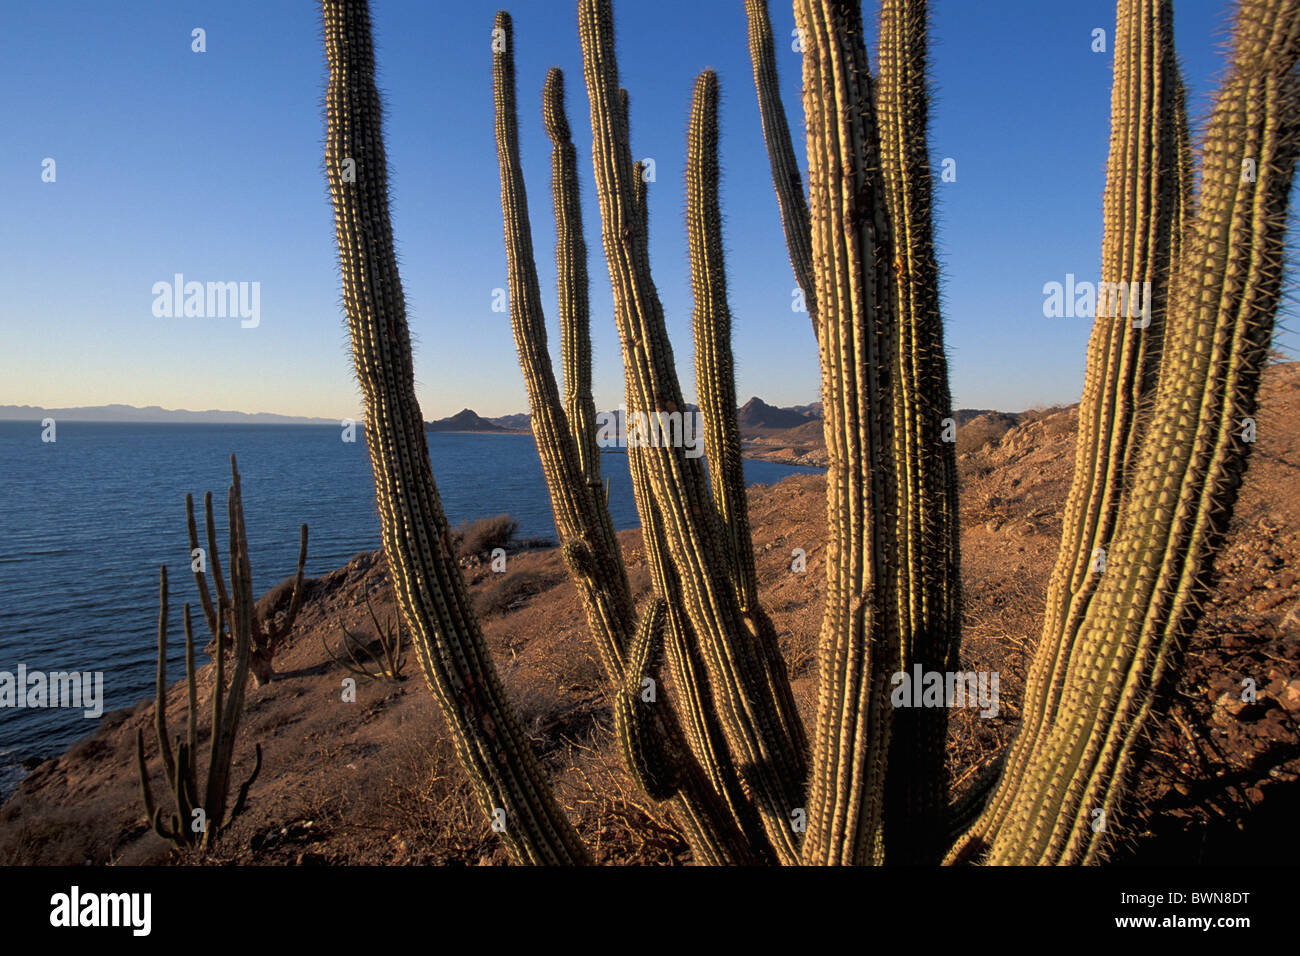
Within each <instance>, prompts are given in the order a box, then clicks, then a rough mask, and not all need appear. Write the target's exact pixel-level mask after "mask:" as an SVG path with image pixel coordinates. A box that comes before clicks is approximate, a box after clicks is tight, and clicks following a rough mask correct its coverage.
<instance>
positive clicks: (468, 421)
mask: <svg viewBox="0 0 1300 956" xmlns="http://www.w3.org/2000/svg"><path fill="white" fill-rule="evenodd" d="M424 430H425V431H426V432H507V431H513V429H509V428H503V427H501V426H500V425H498V424H496V423H495V422H493V421H491V420H489V419H486V418H484V417H483V416H482V415H480V414H478V413H477V412H475V411H473V410H471V409H468V408H463V409H461V410H460V411H458V412H457V413H456V414H455V415H452V416H451V417H450V418H440V419H438V420H437V421H436V422H425V423H424Z"/></svg>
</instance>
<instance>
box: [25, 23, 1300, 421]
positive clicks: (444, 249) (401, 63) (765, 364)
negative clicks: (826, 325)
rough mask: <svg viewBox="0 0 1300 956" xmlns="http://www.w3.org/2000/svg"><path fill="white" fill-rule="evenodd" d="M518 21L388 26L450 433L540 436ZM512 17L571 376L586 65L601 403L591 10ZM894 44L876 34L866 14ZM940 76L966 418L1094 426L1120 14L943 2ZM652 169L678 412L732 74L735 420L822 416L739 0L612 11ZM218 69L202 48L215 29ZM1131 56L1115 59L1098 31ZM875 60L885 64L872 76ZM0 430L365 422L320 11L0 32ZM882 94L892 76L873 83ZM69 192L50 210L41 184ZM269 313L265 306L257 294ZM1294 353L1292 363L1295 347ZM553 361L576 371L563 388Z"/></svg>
mask: <svg viewBox="0 0 1300 956" xmlns="http://www.w3.org/2000/svg"><path fill="white" fill-rule="evenodd" d="M498 5H499V4H498V3H489V2H480V0H455V2H449V0H374V2H373V3H372V16H373V18H374V26H375V31H376V43H377V48H378V57H379V71H380V84H381V89H382V90H383V91H384V93H385V96H386V105H387V108H388V117H387V124H386V127H385V133H386V141H387V147H388V159H389V166H390V174H391V177H392V200H393V223H394V229H395V231H396V238H397V244H398V250H399V255H400V265H401V272H402V280H403V284H404V286H405V290H406V299H407V305H408V308H409V310H410V321H411V328H412V330H413V332H414V334H415V336H416V376H417V380H418V387H419V397H420V401H421V405H422V408H423V411H424V417H425V418H426V419H433V418H438V417H442V416H445V415H449V414H452V413H454V412H456V411H459V410H460V409H461V408H463V407H466V406H468V407H471V408H473V409H475V410H476V411H478V412H479V413H480V414H484V415H488V416H494V415H502V414H508V413H513V412H520V411H526V410H527V402H526V398H525V393H524V388H523V383H522V380H521V376H520V372H519V368H518V365H517V363H516V356H515V349H514V343H513V340H512V338H511V334H510V326H509V318H508V316H507V315H506V314H504V313H499V312H494V311H492V301H493V290H494V289H497V288H502V287H504V286H505V285H506V277H505V252H504V247H503V244H502V231H501V212H500V192H499V189H500V187H499V180H498V175H497V163H496V146H495V139H494V136H493V125H492V124H493V117H492V77H491V68H492V61H491V56H492V54H491V29H492V18H493V14H494V12H495V10H496V9H497V7H498ZM771 6H772V16H773V25H774V29H775V32H776V34H777V37H778V39H779V40H783V41H784V42H780V43H779V44H778V69H779V70H780V71H781V82H782V92H783V95H784V99H785V103H786V109H787V112H788V113H789V115H790V118H791V124H792V128H793V130H794V131H795V141H796V149H797V150H798V152H799V154H800V155H801V156H802V153H803V113H802V106H801V102H800V98H799V90H800V83H801V77H800V55H799V54H798V53H797V52H795V51H793V50H792V49H791V45H790V43H789V37H790V33H791V31H792V29H793V26H794V18H793V13H792V10H791V6H790V4H789V3H787V2H782V0H774V2H773V3H772V5H771ZM1175 8H1176V11H1177V14H1176V35H1177V43H1178V49H1179V53H1180V56H1181V58H1182V63H1183V69H1184V72H1185V75H1186V77H1187V80H1188V85H1189V90H1190V94H1191V98H1190V105H1191V109H1192V113H1193V117H1194V119H1197V120H1199V119H1200V118H1201V117H1203V116H1204V115H1205V113H1206V112H1207V109H1208V104H1209V96H1210V93H1211V92H1212V90H1213V88H1214V86H1215V85H1216V84H1217V77H1218V76H1219V74H1220V71H1221V69H1222V67H1223V61H1222V58H1221V57H1222V50H1223V42H1224V39H1225V35H1226V34H1225V28H1226V18H1227V14H1228V8H1227V4H1226V3H1225V2H1221V0H1178V2H1177V3H1176V4H1175ZM509 9H510V10H511V13H512V14H513V16H514V20H515V37H516V63H517V68H518V71H519V77H518V82H519V102H520V108H521V131H520V132H521V144H522V151H523V161H524V170H525V175H526V177H527V185H528V190H529V200H530V210H531V213H532V224H533V236H534V242H535V243H536V250H535V251H536V255H537V259H538V264H539V273H540V280H541V285H542V293H543V296H544V301H545V303H546V307H547V310H548V314H547V318H548V323H549V326H550V329H551V345H552V352H553V354H554V353H555V352H556V349H557V348H558V338H559V336H558V329H557V322H556V316H555V272H554V265H553V263H554V259H553V256H554V224H553V221H552V214H551V203H550V192H549V175H550V173H549V157H550V149H549V142H548V140H547V138H546V135H545V131H544V130H543V128H542V122H541V105H540V102H541V101H540V97H541V86H542V81H543V79H544V77H545V74H546V70H547V69H548V68H549V67H550V66H552V65H558V66H560V67H561V68H562V69H563V70H564V71H565V74H566V78H567V80H568V93H569V97H568V105H569V114H570V122H571V123H572V125H573V129H574V139H575V143H576V144H577V146H578V152H579V168H580V173H581V175H582V180H583V181H582V188H583V200H584V214H585V219H586V236H587V241H588V245H589V248H590V252H591V259H590V268H591V276H592V283H591V292H592V324H593V330H592V338H593V340H594V346H595V361H596V369H595V386H596V401H597V404H598V406H599V407H606V408H613V407H615V406H617V405H618V404H619V402H620V401H621V399H622V394H623V392H622V368H621V364H622V363H621V359H620V352H619V346H618V337H617V332H616V330H615V328H614V323H613V319H612V315H611V309H612V304H611V296H610V288H609V276H608V272H607V271H606V268H605V262H604V256H603V253H602V252H601V247H600V232H599V228H600V227H599V217H598V214H597V210H596V203H595V196H594V190H593V186H592V170H591V158H590V157H591V134H590V124H589V118H588V105H587V100H586V92H585V88H584V87H583V85H582V62H581V51H580V48H579V43H578V37H577V33H576V21H575V16H576V4H575V3H574V2H572V0H526V2H520V3H516V4H515V5H514V6H513V7H510V8H509ZM866 10H867V15H868V17H869V18H871V19H874V8H873V5H872V4H871V3H868V4H867V5H866ZM933 10H934V26H933V40H934V43H933V46H932V51H931V60H932V68H933V89H934V93H935V102H934V106H933V112H932V120H933V122H932V130H931V139H930V145H931V150H932V153H933V156H934V160H935V164H936V167H937V166H938V164H939V163H940V162H941V161H942V160H943V159H945V158H952V159H954V160H956V173H957V179H956V181H955V182H951V183H937V184H936V194H937V197H938V200H939V207H938V222H937V225H938V236H939V254H940V259H941V265H942V268H943V294H944V313H945V321H946V327H947V340H948V344H949V353H950V358H951V368H952V383H953V391H954V399H955V402H956V404H957V405H958V406H962V407H996V408H1002V409H1008V410H1019V409H1022V408H1026V407H1029V406H1033V405H1041V404H1052V403H1058V402H1071V401H1076V400H1077V399H1078V396H1079V393H1080V391H1081V389H1082V382H1083V360H1084V347H1085V344H1086V341H1087V336H1088V331H1089V325H1090V320H1089V319H1086V318H1053V319H1049V318H1044V316H1043V285H1044V283H1047V282H1052V281H1059V282H1064V281H1065V276H1066V275H1067V274H1068V273H1074V274H1075V275H1076V276H1078V277H1079V278H1080V279H1085V278H1090V279H1095V278H1096V277H1097V276H1096V273H1097V271H1098V269H1099V268H1100V243H1101V200H1102V190H1103V186H1104V170H1105V161H1106V151H1107V135H1108V125H1107V124H1108V113H1109V104H1110V71H1111V63H1112V57H1111V42H1110V41H1112V40H1113V31H1114V4H1113V2H1108V0H935V2H934V4H933ZM615 23H616V28H617V31H618V40H619V57H620V65H621V69H622V77H623V83H624V85H625V86H626V87H627V88H628V90H629V91H630V94H631V103H632V114H631V118H632V147H633V152H634V153H635V154H636V155H637V156H639V157H651V158H653V159H654V160H655V167H656V181H655V182H654V183H653V184H652V186H651V189H650V207H651V212H650V215H651V259H652V263H653V265H654V268H655V281H656V283H657V285H658V287H659V290H660V292H661V294H662V296H663V300H664V305H665V309H666V312H667V314H668V322H669V331H670V334H671V335H672V336H673V340H674V343H675V351H676V355H677V359H678V366H679V372H680V375H681V378H682V382H683V386H684V387H685V388H686V389H687V390H688V392H689V391H691V390H693V388H694V376H693V373H692V369H691V366H692V360H691V354H692V352H691V341H690V313H691V296H690V285H689V267H688V261H687V255H686V236H685V226H684V221H683V216H684V199H683V172H684V170H683V164H684V156H685V145H686V132H685V130H686V119H687V114H688V109H689V101H690V93H691V86H692V82H693V79H694V77H695V75H696V74H697V73H698V72H699V71H700V70H701V69H703V68H705V67H712V68H713V69H715V70H716V71H717V72H718V75H719V79H720V83H721V89H722V105H721V121H722V131H721V141H720V142H721V146H720V148H721V162H722V166H723V177H724V180H723V184H722V203H723V210H724V216H725V227H724V228H725V234H726V240H727V249H728V261H727V268H728V273H729V279H730V290H731V306H732V311H733V313H734V317H735V319H734V320H735V328H734V347H735V352H736V360H737V369H738V393H739V398H740V400H741V401H742V402H743V401H744V400H746V399H747V398H748V397H749V396H750V395H759V396H761V397H763V398H764V399H765V400H767V401H769V402H773V403H775V404H782V405H785V404H796V403H804V402H809V401H814V400H817V399H818V398H820V386H819V381H818V370H817V354H816V344H815V341H814V339H813V336H812V332H811V329H810V327H809V323H808V318H807V315H806V314H802V313H795V312H792V311H791V308H790V302H791V290H792V289H793V288H794V280H793V277H792V275H791V270H790V267H789V261H788V258H787V256H786V250H785V245H784V240H783V238H782V234H781V229H780V221H779V215H778V211H777V206H776V200H775V197H774V195H773V192H772V186H771V181H770V178H769V171H768V163H767V156H766V153H765V151H764V146H763V140H762V131H761V127H760V124H759V117H758V107H757V105H756V102H755V95H754V88H753V80H752V75H751V72H750V65H749V59H748V53H747V47H746V32H745V14H744V4H743V3H742V2H741V0H655V2H653V3H633V2H630V0H622V2H616V4H615ZM196 27H197V28H202V29H203V30H204V31H205V33H206V37H205V39H206V52H203V53H196V52H193V51H192V49H191V46H192V42H193V41H192V32H191V31H192V30H193V29H194V28H196ZM1097 27H1101V28H1103V29H1105V31H1106V36H1107V51H1106V53H1104V54H1102V53H1094V52H1092V50H1091V46H1092V43H1093V34H1092V31H1093V30H1094V29H1095V28H1097ZM872 52H873V54H874V50H873V51H872ZM0 63H3V64H4V66H3V71H4V75H5V82H4V83H3V84H0V118H2V119H3V122H2V123H0V180H2V181H3V182H4V183H5V184H6V189H5V194H6V203H5V209H4V212H3V214H2V215H0V278H2V279H3V294H2V295H0V333H2V334H3V347H0V404H31V405H43V406H47V407H59V406H70V405H96V404H105V403H112V402H121V403H126V404H132V405H162V406H164V407H168V408H178V407H179V408H190V409H207V408H222V409H235V410H240V411H250V412H252V411H267V412H278V413H284V414H294V415H320V416H329V417H338V418H342V417H355V416H357V415H358V414H359V411H360V404H361V403H360V397H359V391H358V389H357V386H356V384H355V380H354V378H353V374H352V370H351V365H350V361H349V352H348V343H347V333H346V328H345V325H344V321H343V316H342V310H341V304H340V290H339V278H338V268H337V251H336V248H335V244H334V227H333V216H332V212H331V209H330V204H329V197H328V193H327V190H326V186H325V178H324V173H323V167H322V156H323V145H324V118H323V97H324V87H325V78H326V67H325V60H324V51H323V48H322V44H321V38H320V13H319V10H318V9H317V7H316V5H315V4H313V3H309V2H306V0H223V2H222V3H198V2H187V0H172V2H168V3H162V4H159V3H145V2H123V3H120V4H116V3H115V4H104V3H101V2H98V0H96V2H89V0H84V2H83V0H60V2H55V3H42V4H17V5H11V7H10V8H9V9H7V11H6V25H5V29H4V31H3V32H0ZM873 66H874V58H873ZM46 158H52V159H53V160H54V161H55V167H54V170H55V181H54V182H43V181H42V172H43V161H44V160H45V159H46ZM176 273H181V274H183V275H184V276H185V278H186V281H190V280H197V281H201V282H207V281H222V282H249V283H252V282H257V283H259V289H260V312H259V323H258V325H257V326H256V327H255V328H243V327H241V321H240V320H239V319H238V318H216V317H207V318H184V317H180V318H177V317H165V316H164V317H159V316H155V315H154V309H153V306H154V301H155V293H154V291H153V287H154V284H155V283H158V282H168V283H170V282H171V281H172V277H173V276H174V275H175V274H176ZM250 288H251V287H250ZM1282 344H1283V345H1285V346H1288V347H1290V348H1294V344H1295V343H1294V340H1293V339H1292V338H1291V337H1289V336H1288V337H1287V338H1284V339H1283V340H1282ZM558 367H559V366H558V356H557V368H558Z"/></svg>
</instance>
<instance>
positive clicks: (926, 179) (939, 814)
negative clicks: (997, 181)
mask: <svg viewBox="0 0 1300 956" xmlns="http://www.w3.org/2000/svg"><path fill="white" fill-rule="evenodd" d="M928 29H929V24H928V12H927V9H926V4H925V0H882V2H881V5H880V82H879V84H878V85H877V87H876V116H877V120H878V122H879V124H880V151H881V171H882V174H883V178H884V184H885V198H886V202H887V204H888V207H889V220H890V223H891V224H892V238H893V251H894V259H893V263H892V266H893V270H894V283H893V310H894V314H895V316H896V321H897V330H898V331H897V341H896V346H897V351H896V357H895V359H894V361H895V366H894V368H895V388H894V391H893V397H894V457H895V460H896V461H897V462H898V480H897V483H896V485H895V502H894V506H893V511H894V514H895V515H896V516H897V518H898V527H897V531H896V534H897V538H896V544H895V545H894V550H895V553H896V555H897V563H898V574H899V581H898V590H897V598H898V645H899V653H900V658H901V659H900V662H899V667H900V670H903V671H907V672H911V670H912V668H913V667H914V666H916V665H919V666H920V667H921V668H922V669H923V670H924V671H926V672H936V671H937V672H939V673H947V672H950V671H953V670H955V669H956V668H957V651H958V642H959V640H960V635H961V573H960V557H959V552H960V542H959V538H960V516H959V509H958V501H957V453H956V447H957V446H956V443H955V440H954V439H955V434H954V432H955V428H954V427H953V426H954V422H953V420H952V418H951V415H952V394H951V392H950V391H949V388H948V362H947V358H946V356H945V354H944V343H943V322H942V319H941V317H940V314H939V282H938V272H939V267H938V263H937V262H936V261H935V254H934V235H933V226H932V211H931V207H932V195H931V194H932V190H933V182H932V177H931V173H930V153H929V142H928V128H927V127H928V124H929V107H928V101H929V96H928V91H927V88H926V71H927V56H926V46H927V36H928ZM947 731H948V711H947V708H944V707H918V708H908V709H905V710H901V711H899V712H898V713H896V714H895V715H894V724H893V731H892V734H891V743H890V752H889V763H890V767H891V772H890V775H889V780H888V784H887V787H886V793H885V815H884V820H885V845H886V846H887V847H888V848H889V857H888V859H889V861H890V862H903V863H932V862H937V860H938V859H939V857H940V856H941V855H942V851H943V843H944V837H945V828H944V814H945V811H946V809H947V799H948V797H947V794H948V779H947V765H946V760H945V757H946V754H945V742H946V740H947Z"/></svg>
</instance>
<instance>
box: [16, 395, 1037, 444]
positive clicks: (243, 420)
mask: <svg viewBox="0 0 1300 956" xmlns="http://www.w3.org/2000/svg"><path fill="white" fill-rule="evenodd" d="M695 407H696V406H694V405H690V406H688V408H689V409H691V410H694V409H695ZM980 415H998V416H1003V417H1006V416H1008V415H1013V417H1014V413H1006V412H993V411H991V410H989V409H982V408H962V409H957V410H954V411H953V417H954V418H955V419H956V420H957V424H958V425H965V424H966V423H967V422H968V421H970V420H971V419H972V418H975V417H977V416H980ZM43 418H53V419H55V420H56V421H74V422H76V421H80V422H135V423H138V424H149V423H167V422H176V423H182V424H215V425H242V424H248V425H338V424H339V421H338V420H337V419H333V418H312V417H305V416H301V415H276V414H273V413H271V412H232V411H223V410H220V409H207V410H205V411H191V410H189V409H184V408H175V409H173V408H162V407H160V406H158V405H149V406H147V407H145V408H140V407H138V406H135V405H79V406H75V407H72V408H43V407H41V406H39V405H0V421H31V422H39V421H40V420H41V419H43ZM821 418H822V403H821V402H813V403H812V404H809V405H794V406H791V407H788V408H780V407H777V406H775V405H769V404H768V403H767V402H765V401H763V400H762V399H761V398H758V397H757V396H755V397H753V398H751V399H750V400H749V401H747V402H746V403H745V404H744V405H742V406H741V407H740V408H739V409H738V411H737V413H736V419H737V422H738V423H739V425H740V430H741V433H742V434H744V435H754V436H757V435H770V434H771V433H773V432H782V431H786V430H788V429H799V433H798V436H791V437H799V436H803V434H804V433H807V434H806V437H807V438H808V439H813V440H815V439H817V438H818V436H820V434H821ZM529 421H530V416H529V415H528V414H527V413H518V414H515V415H501V416H499V417H497V418H484V417H483V416H482V415H479V414H478V413H477V412H475V411H473V410H472V409H469V408H465V409H461V410H460V411H459V412H457V413H456V414H455V415H451V416H449V417H447V418H440V419H438V420H437V421H432V422H425V425H424V428H425V431H430V432H500V433H506V432H527V431H529V430H530V425H529ZM357 424H361V422H358V423H357ZM804 426H813V427H804Z"/></svg>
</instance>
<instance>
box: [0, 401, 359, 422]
mask: <svg viewBox="0 0 1300 956" xmlns="http://www.w3.org/2000/svg"><path fill="white" fill-rule="evenodd" d="M42 418H53V419H54V420H55V421H56V422H57V421H69V422H137V423H140V424H149V423H166V422H181V423H189V424H211V425H337V424H338V421H336V420H335V419H333V418H304V417H301V416H297V415H274V414H271V413H270V412H228V411H221V410H218V409H208V410H207V411H202V412H193V411H190V410H188V409H184V408H175V409H173V408H161V407H159V406H158V405H149V406H148V407H146V408H137V407H136V406H134V405H79V406H77V407H75V408H41V407H40V406H37V405H0V421H31V422H39V421H40V420H41V419H42ZM358 424H360V423H358Z"/></svg>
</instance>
